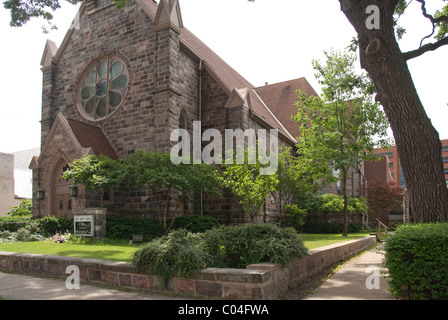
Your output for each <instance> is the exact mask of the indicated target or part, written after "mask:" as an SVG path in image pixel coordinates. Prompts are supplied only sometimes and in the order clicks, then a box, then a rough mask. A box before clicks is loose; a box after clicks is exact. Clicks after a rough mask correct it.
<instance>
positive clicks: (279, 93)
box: [254, 78, 318, 138]
mask: <svg viewBox="0 0 448 320" xmlns="http://www.w3.org/2000/svg"><path fill="white" fill-rule="evenodd" d="M297 90H301V91H303V92H304V93H305V94H306V95H308V96H317V95H318V94H317V93H316V91H314V89H313V87H311V85H310V84H309V83H308V81H307V80H306V79H305V78H299V79H294V80H289V81H285V82H280V83H276V84H271V85H266V86H263V87H258V88H255V89H254V91H255V92H257V94H258V95H259V96H260V98H261V99H262V100H263V101H264V102H265V103H266V104H267V105H268V106H269V109H270V110H271V111H272V113H274V114H275V116H276V117H277V118H278V119H279V121H280V122H281V123H282V125H283V126H284V127H285V128H286V130H287V131H288V132H289V133H290V134H291V135H292V136H293V137H294V138H297V137H299V136H300V132H299V126H298V124H297V122H295V121H293V120H291V116H293V115H296V114H297V107H296V106H295V102H296V101H297V100H298V96H297Z"/></svg>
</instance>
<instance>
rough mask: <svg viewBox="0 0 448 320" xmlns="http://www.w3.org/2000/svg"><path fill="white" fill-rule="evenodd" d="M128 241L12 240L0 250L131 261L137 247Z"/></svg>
mask: <svg viewBox="0 0 448 320" xmlns="http://www.w3.org/2000/svg"><path fill="white" fill-rule="evenodd" d="M138 248H139V247H138V246H137V245H133V246H130V245H129V242H123V241H121V242H119V241H117V242H113V243H102V242H100V243H92V244H90V243H89V244H73V243H49V242H43V241H42V242H14V243H4V244H0V251H7V252H20V253H37V254H48V255H56V256H64V257H81V258H89V259H105V260H113V261H131V259H132V254H133V253H134V252H135V251H136V250H137V249H138Z"/></svg>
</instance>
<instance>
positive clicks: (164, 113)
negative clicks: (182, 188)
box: [30, 0, 317, 217]
mask: <svg viewBox="0 0 448 320" xmlns="http://www.w3.org/2000/svg"><path fill="white" fill-rule="evenodd" d="M75 22H76V23H75V27H74V28H71V29H70V30H69V31H68V33H67V35H66V36H65V38H64V40H63V42H62V44H61V45H60V47H59V48H58V47H56V45H55V44H54V43H53V42H51V41H47V44H46V47H45V50H44V53H43V57H42V61H41V65H42V73H43V92H42V120H41V125H42V132H41V136H42V138H41V154H40V155H39V156H38V157H35V158H34V159H33V160H32V162H31V164H30V168H31V169H32V170H33V203H34V216H45V215H56V216H67V217H71V216H72V215H73V210H74V209H76V208H85V207H90V206H94V205H95V202H94V200H95V197H98V196H99V195H98V194H95V193H94V192H86V191H85V190H83V188H82V186H80V187H79V188H78V190H77V195H76V196H75V197H73V196H70V194H69V183H68V182H67V181H64V180H63V179H61V173H62V172H63V171H64V170H66V169H67V166H68V164H69V163H70V162H72V161H73V160H74V159H77V158H80V157H82V156H84V155H88V154H95V155H99V154H103V155H106V156H108V157H110V158H112V159H117V158H121V157H126V156H128V155H129V154H131V153H132V152H134V151H135V150H137V149H143V150H151V151H154V152H158V151H164V152H169V151H170V149H171V148H172V146H173V144H174V143H173V142H170V133H171V131H172V130H173V129H176V128H179V127H184V128H187V130H192V123H193V121H201V123H202V130H206V129H209V128H215V129H219V130H221V131H223V130H224V129H236V128H241V129H243V130H244V129H248V128H254V129H258V128H266V129H273V128H275V129H278V131H279V140H280V141H279V144H285V145H294V143H295V138H294V137H297V136H298V134H299V132H298V125H297V123H294V122H293V121H292V120H291V115H293V114H295V113H296V110H295V107H294V101H295V100H296V99H297V95H296V92H295V91H296V90H298V89H300V90H302V91H304V92H305V93H307V94H309V95H317V94H316V92H315V91H314V90H313V88H312V87H311V86H310V84H309V83H308V82H307V80H306V79H304V78H299V79H295V80H291V81H286V82H282V83H278V84H272V85H266V86H263V87H258V88H257V87H254V86H253V85H252V84H251V83H249V82H248V81H247V80H245V79H244V78H243V77H242V76H241V75H240V74H239V73H238V72H237V71H235V70H234V69H232V68H231V67H230V66H229V65H228V64H227V63H226V62H224V61H223V60H222V59H221V58H220V57H219V56H218V55H217V54H215V53H214V52H213V51H212V50H211V49H210V48H208V47H207V46H206V45H205V44H204V43H203V42H201V40H199V39H198V38H197V37H195V36H194V35H193V34H192V33H191V32H190V31H189V30H188V29H187V28H186V27H184V25H183V22H182V15H181V10H180V7H179V1H178V0H160V1H159V3H157V2H155V1H153V0H129V2H128V4H127V6H126V7H125V8H124V9H121V10H117V8H116V7H115V6H114V4H113V3H111V2H109V1H108V0H86V1H85V3H83V4H82V5H81V7H80V10H79V14H78V16H77V18H76V19H75ZM147 199H148V194H146V192H144V191H142V192H132V193H129V192H127V191H126V190H124V189H123V190H121V189H119V188H118V189H117V190H112V191H111V192H109V193H108V194H107V198H106V199H104V200H105V201H104V204H105V207H107V210H108V212H110V213H116V214H124V213H129V214H130V213H132V214H139V215H143V214H147V213H149V211H150V204H149V202H147V201H146V200H147ZM267 202H270V201H269V199H267ZM235 203H236V205H237V202H236V201H235V199H232V198H231V197H230V198H226V197H224V198H223V199H220V200H213V199H202V202H201V210H203V213H204V214H212V213H215V214H236V213H237V211H238V210H237V209H236V208H237V206H236V205H235ZM192 210H193V208H192V206H189V207H188V208H187V211H189V212H192ZM230 212H231V213H230Z"/></svg>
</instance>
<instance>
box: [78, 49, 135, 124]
mask: <svg viewBox="0 0 448 320" xmlns="http://www.w3.org/2000/svg"><path fill="white" fill-rule="evenodd" d="M128 83H129V74H128V70H127V68H126V65H125V63H124V62H123V61H122V60H121V59H119V58H118V57H115V56H113V55H110V56H106V57H102V58H100V59H98V60H96V61H95V62H94V63H92V64H90V65H89V66H88V67H87V69H86V70H85V71H84V73H83V76H82V77H81V81H80V85H79V88H78V97H77V99H78V109H79V111H80V112H81V114H82V115H83V116H84V117H85V118H86V119H88V120H102V119H104V118H107V117H108V116H109V115H111V114H112V113H113V112H114V111H115V110H117V109H118V107H119V106H120V105H121V104H122V103H123V101H124V98H125V95H126V92H127V89H128Z"/></svg>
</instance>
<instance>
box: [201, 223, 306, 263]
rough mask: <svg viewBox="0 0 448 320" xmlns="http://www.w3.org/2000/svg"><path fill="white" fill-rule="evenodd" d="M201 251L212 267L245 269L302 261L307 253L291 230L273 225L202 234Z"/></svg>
mask: <svg viewBox="0 0 448 320" xmlns="http://www.w3.org/2000/svg"><path fill="white" fill-rule="evenodd" d="M204 247H205V250H206V251H207V252H208V253H209V254H210V255H211V256H212V257H213V259H214V261H213V263H214V267H227V268H245V267H246V266H247V265H248V264H254V263H261V262H271V263H278V264H282V265H286V264H288V262H289V261H290V259H291V258H294V257H304V256H306V255H307V254H308V250H307V249H306V248H305V246H304V245H303V242H302V241H301V240H300V239H299V238H298V236H297V233H296V232H295V230H294V229H292V228H280V227H278V226H276V225H274V224H267V223H266V224H242V225H237V226H226V227H221V228H219V229H213V230H209V231H207V232H205V234H204Z"/></svg>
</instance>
